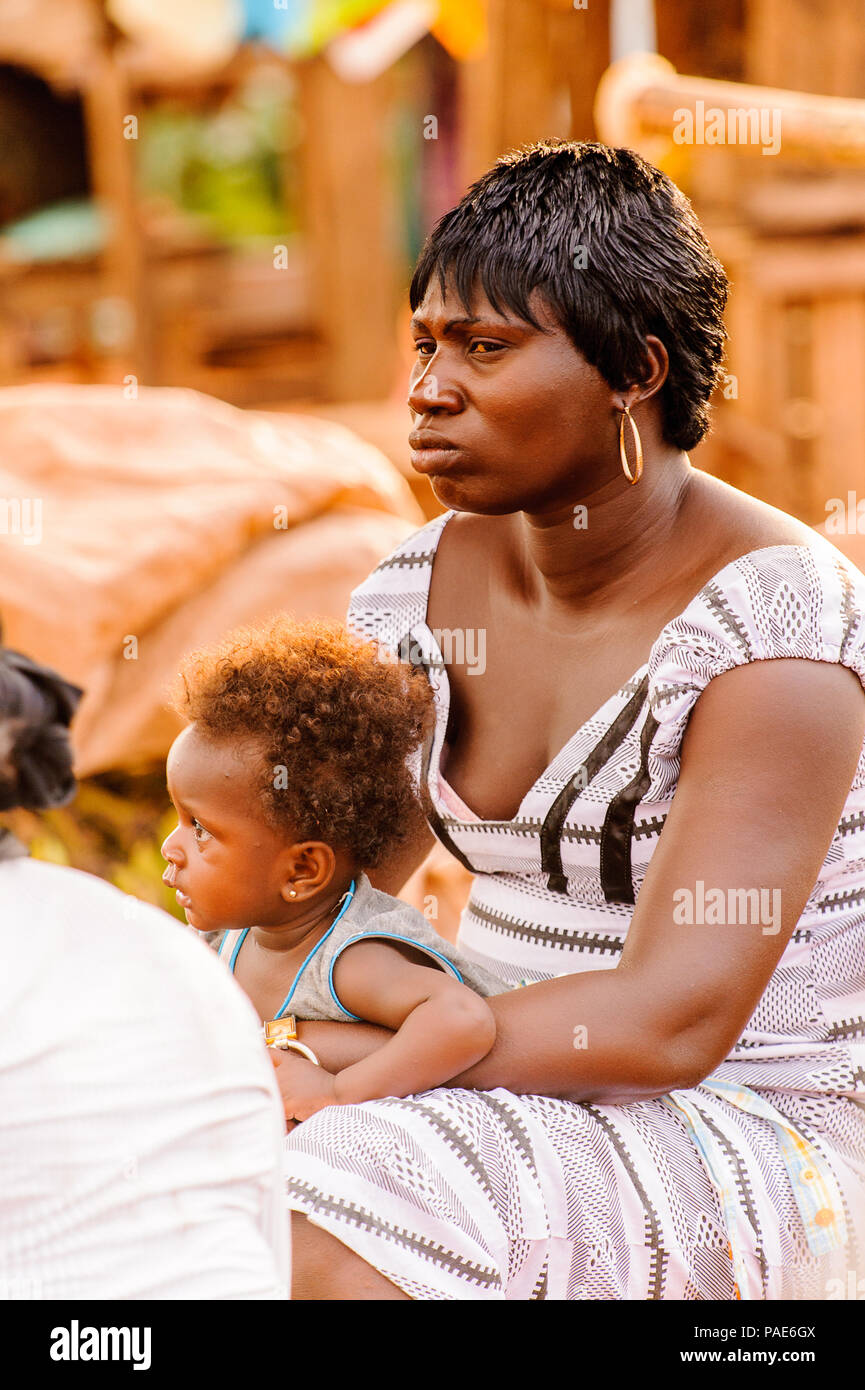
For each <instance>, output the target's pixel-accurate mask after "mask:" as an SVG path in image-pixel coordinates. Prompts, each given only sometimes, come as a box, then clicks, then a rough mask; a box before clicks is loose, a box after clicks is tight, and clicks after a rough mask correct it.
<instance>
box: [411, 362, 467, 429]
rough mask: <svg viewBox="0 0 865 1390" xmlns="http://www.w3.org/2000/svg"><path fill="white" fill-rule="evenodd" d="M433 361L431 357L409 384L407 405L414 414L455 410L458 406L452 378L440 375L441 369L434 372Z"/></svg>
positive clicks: (458, 394) (457, 392)
mask: <svg viewBox="0 0 865 1390" xmlns="http://www.w3.org/2000/svg"><path fill="white" fill-rule="evenodd" d="M434 361H435V359H434V358H432V357H431V358H430V359H429V361H428V362H427V363H426V365H425V366H424V369H423V371H421V372H419V373H418V375H417V376H416V377H415V378H414V380H413V381H411V383H410V385H409V393H408V405H409V408H410V409H411V410H413V411H414V413H415V415H426V414H427V413H428V412H429V411H431V410H448V411H455V410H459V408H460V401H461V397H460V393H459V390H458V389H457V387H456V386H455V385H454V383H453V380H452V379H446V378H445V377H444V376H443V375H442V372H441V369H439V372H436V370H435V367H434V365H433V363H434Z"/></svg>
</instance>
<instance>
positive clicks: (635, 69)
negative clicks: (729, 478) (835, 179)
mask: <svg viewBox="0 0 865 1390" xmlns="http://www.w3.org/2000/svg"><path fill="white" fill-rule="evenodd" d="M714 112H721V113H723V115H724V117H725V121H726V128H727V137H728V138H727V140H726V141H719V140H713V139H705V138H703V139H696V140H694V141H691V140H682V141H679V142H678V143H688V144H691V143H696V144H705V145H706V146H707V147H708V148H711V147H712V146H716V147H720V148H723V147H724V144H725V143H728V144H729V143H735V148H736V151H737V152H741V153H743V154H751V155H762V154H763V153H764V151H765V149H766V139H765V138H763V137H764V136H765V135H766V130H767V127H768V126H769V122H768V121H766V122H765V123H764V126H763V131H762V134H761V138H748V139H744V138H739V139H736V140H735V141H733V140H731V139H730V135H731V133H733V132H736V131H739V132H740V133H741V134H744V133H745V132H746V131H747V132H750V134H751V136H753V134H754V131H755V124H754V121H753V119H751V120H750V121H749V120H747V119H746V117H747V114H748V113H749V112H756V113H758V116H759V115H760V113H764V112H765V113H768V114H769V115H773V113H776V112H777V113H778V114H777V117H773V125H772V128H773V129H777V131H778V134H779V152H780V153H782V154H783V156H784V157H785V159H786V158H788V157H790V158H797V157H806V158H810V159H814V158H815V157H816V158H819V159H820V160H822V161H825V162H829V163H831V164H847V165H853V166H860V167H861V166H863V165H865V101H857V100H853V99H852V98H845V97H825V96H818V95H815V94H813V93H811V92H791V91H787V90H786V89H784V88H782V87H755V86H751V85H749V84H748V83H740V82H717V81H714V80H713V79H711V78H706V77H684V76H681V75H680V74H679V73H677V72H676V70H675V68H674V67H673V66H672V64H671V63H668V62H667V61H666V59H664V58H661V57H659V56H658V54H656V53H639V54H634V55H632V56H631V57H629V58H623V59H622V60H621V61H620V62H618V63H614V64H613V65H612V66H611V67H609V68H608V69H607V71H606V73H605V74H604V76H603V78H602V79H601V82H600V85H599V87H598V91H597V96H596V99H595V119H596V121H597V124H598V129H599V131H600V133H601V138H602V139H603V140H605V141H606V143H607V144H609V145H630V146H631V147H632V148H634V149H638V150H640V151H641V152H642V153H644V154H646V156H647V157H648V158H653V157H654V159H655V160H656V161H657V158H658V154H659V145H661V146H665V147H667V148H669V146H670V145H671V144H673V143H676V141H675V138H674V135H675V132H676V130H677V127H678V128H679V129H680V130H681V129H683V128H685V127H686V124H687V119H688V118H687V117H685V118H684V119H683V113H688V116H689V118H690V122H691V123H692V129H693V131H694V133H695V135H696V133H697V131H698V129H702V133H703V135H704V137H705V135H707V134H708V132H709V128H710V126H711V125H712V124H713V123H715V124H716V125H718V124H720V123H717V122H716V121H715V117H714V114H713V113H714Z"/></svg>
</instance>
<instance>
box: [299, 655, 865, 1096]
mask: <svg viewBox="0 0 865 1390" xmlns="http://www.w3.org/2000/svg"><path fill="white" fill-rule="evenodd" d="M863 734H865V696H863V690H862V687H861V684H860V682H859V680H858V679H857V677H856V676H855V674H854V673H853V672H851V671H850V670H848V669H847V668H846V667H844V666H841V665H838V664H835V663H831V662H817V661H810V660H808V661H806V660H798V659H791V658H777V659H774V660H766V661H755V662H751V663H748V664H746V665H744V666H741V667H736V668H735V669H733V670H731V671H727V672H724V673H723V674H722V675H720V676H717V677H715V679H714V680H713V681H711V682H710V683H709V685H708V686H707V687H706V689H705V691H704V692H703V693H702V695H701V696H700V698H699V699H698V700H697V703H696V705H695V707H694V711H693V713H692V715H691V719H690V722H689V725H688V729H687V731H686V734H685V738H684V740H683V743H682V753H681V770H680V776H679V782H678V787H677V790H676V793H675V796H674V798H673V803H672V806H671V809H670V812H669V814H668V816H667V819H666V823H665V825H664V829H663V831H662V832H661V836H660V839H659V842H658V845H657V847H656V849H655V852H654V854H653V856H652V859H651V862H650V865H649V868H648V870H647V873H646V877H645V879H644V881H643V884H642V886H641V889H640V893H639V897H638V900H637V904H636V907H635V908H634V914H633V919H632V922H631V927H630V930H629V933H628V939H627V942H626V944H625V949H624V951H623V953H622V957H621V960H620V962H619V964H618V966H617V967H616V968H615V969H613V970H599V971H588V972H584V973H581V974H576V975H569V976H566V977H564V978H562V979H557V980H548V981H544V982H542V983H540V984H535V985H530V986H528V987H526V988H525V989H521V990H515V991H514V992H513V993H508V994H503V995H497V996H496V997H495V998H493V999H491V1000H489V1001H488V1003H489V1005H490V1007H491V1008H492V1011H493V1013H494V1015H495V1019H496V1042H495V1045H494V1046H493V1048H492V1049H491V1051H490V1052H489V1053H488V1054H487V1056H486V1057H484V1058H483V1059H482V1060H481V1061H480V1062H478V1063H476V1064H475V1065H474V1066H472V1067H471V1068H469V1069H468V1070H467V1071H466V1072H464V1073H462V1074H461V1075H459V1076H456V1077H454V1078H453V1079H452V1080H451V1082H450V1083H449V1084H450V1085H452V1086H467V1087H471V1088H474V1089H482V1090H487V1089H491V1088H493V1087H496V1086H503V1087H506V1088H507V1089H509V1090H511V1091H514V1092H516V1093H517V1094H520V1093H523V1094H539V1095H549V1096H560V1097H565V1098H569V1099H573V1100H584V1101H589V1100H592V1101H596V1102H600V1103H611V1102H612V1103H622V1102H626V1101H629V1100H636V1099H641V1098H645V1097H650V1096H658V1095H663V1094H664V1093H665V1092H667V1091H669V1090H672V1089H675V1088H678V1087H687V1086H692V1085H695V1084H697V1083H698V1082H699V1081H701V1080H702V1079H703V1078H704V1077H705V1076H707V1075H709V1073H710V1072H712V1071H713V1070H714V1069H715V1067H716V1066H718V1065H719V1063H720V1062H721V1061H723V1059H724V1058H725V1057H726V1056H727V1054H728V1052H729V1050H730V1048H731V1047H732V1046H733V1044H734V1043H735V1042H736V1040H737V1038H738V1037H739V1036H740V1034H741V1032H742V1030H743V1028H744V1027H745V1025H746V1024H747V1022H748V1019H749V1018H750V1017H751V1015H752V1013H753V1011H754V1009H755V1008H756V1005H757V1003H758V1002H759V999H760V997H761V995H762V994H763V992H764V990H765V988H766V985H767V983H768V981H769V977H770V976H771V974H772V971H773V970H774V968H775V966H776V964H777V962H778V960H779V958H780V956H781V955H782V953H783V951H784V948H785V946H786V944H787V942H788V940H789V938H790V935H791V933H792V932H793V930H794V928H795V926H796V923H797V922H798V920H799V917H800V916H801V913H802V910H803V908H804V905H805V903H806V901H807V899H808V896H809V894H810V892H811V890H812V888H813V886H814V883H815V881H816V878H817V874H818V872H819V870H820V866H821V865H822V863H823V861H824V859H825V856H826V853H827V851H828V848H829V845H830V843H831V840H832V837H833V834H834V832H835V829H836V826H837V824H838V820H839V817H840V815H841V811H842V808H843V805H844V802H845V800H846V797H847V794H848V792H849V790H850V786H851V784H852V781H853V776H854V773H855V769H856V764H857V760H858V757H859V752H860V749H861V747H862V739H863ZM698 883H702V888H703V892H704V895H705V894H707V893H708V892H709V890H710V889H721V890H722V892H723V896H724V900H725V902H730V901H731V899H730V897H729V894H728V892H727V890H728V889H729V890H734V891H735V890H745V891H747V890H757V897H758V900H759V897H760V890H763V897H762V903H761V909H762V908H763V907H765V908H766V909H767V910H766V911H761V916H762V917H763V918H764V920H761V921H757V922H754V921H750V920H741V919H742V918H743V917H745V918H747V917H748V915H749V914H746V913H744V912H742V911H739V910H737V915H738V916H739V917H740V920H739V921H738V922H733V923H729V924H724V923H721V922H719V923H718V924H716V925H713V924H711V923H707V924H704V925H701V924H700V923H699V922H693V923H692V924H689V923H687V922H685V921H680V920H679V921H677V918H681V917H682V916H684V915H686V913H685V912H684V911H683V908H686V907H687V897H686V894H687V893H688V892H690V893H692V894H699V893H700V891H701V890H700V889H699V888H698V887H697V885H698ZM738 901H739V903H740V904H741V903H743V899H741V897H740V898H739V900H738ZM706 915H707V916H708V915H709V914H708V913H707V914H706ZM349 1026H350V1025H346V1024H338V1025H337V1024H332V1025H327V1024H317V1025H312V1024H303V1025H301V1037H302V1038H303V1040H304V1041H307V1042H309V1043H310V1045H311V1046H312V1047H314V1048H315V1047H316V1046H317V1044H316V1041H314V1040H313V1035H314V1030H316V1029H333V1030H343V1029H344V1030H345V1031H346V1032H348V1029H349ZM354 1027H358V1028H359V1027H360V1025H354ZM320 1036H321V1041H322V1044H323V1045H324V1048H325V1050H326V1049H327V1046H329V1045H330V1044H329V1035H328V1038H327V1039H325V1036H324V1035H323V1034H322V1035H320ZM380 1037H381V1035H380V1034H379V1035H372V1034H370V1035H368V1036H365V1037H363V1038H361V1036H360V1035H359V1034H358V1035H357V1036H356V1039H355V1040H354V1041H353V1044H352V1046H353V1048H356V1049H357V1050H363V1049H365V1048H366V1047H369V1048H370V1050H373V1049H374V1047H375V1046H379V1045H380ZM347 1043H348V1039H346V1044H347ZM334 1046H336V1044H335V1043H334ZM346 1050H347V1049H346ZM344 1055H345V1054H343V1056H344ZM354 1055H357V1051H355V1052H354Z"/></svg>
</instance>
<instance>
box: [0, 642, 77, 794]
mask: <svg viewBox="0 0 865 1390" xmlns="http://www.w3.org/2000/svg"><path fill="white" fill-rule="evenodd" d="M82 694H83V691H82V690H81V689H80V688H79V687H78V686H77V685H72V684H71V683H70V682H69V681H66V680H64V679H63V677H62V676H59V675H58V674H57V672H56V671H52V670H51V669H50V668H49V667H47V666H40V665H39V664H38V663H37V662H35V661H32V660H31V659H30V657H28V656H24V655H23V654H22V653H21V652H15V651H11V650H10V649H9V648H8V647H4V646H3V645H2V634H0V811H11V810H13V809H15V808H19V807H20V808H21V809H23V810H28V811H38V810H42V809H44V808H46V807H48V806H62V805H64V803H65V802H67V801H71V800H72V798H73V797H74V795H75V776H74V774H73V771H72V747H71V744H70V742H69V733H68V729H69V724H70V722H71V720H72V716H73V715H74V713H75V710H76V708H77V706H78V702H79V700H80V699H81V696H82Z"/></svg>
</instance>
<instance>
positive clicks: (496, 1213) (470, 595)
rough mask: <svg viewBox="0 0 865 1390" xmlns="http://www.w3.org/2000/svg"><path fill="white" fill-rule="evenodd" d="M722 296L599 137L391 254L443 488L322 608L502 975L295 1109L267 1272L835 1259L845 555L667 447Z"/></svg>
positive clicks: (863, 1013) (851, 1118) (862, 610)
mask: <svg viewBox="0 0 865 1390" xmlns="http://www.w3.org/2000/svg"><path fill="white" fill-rule="evenodd" d="M725 300H726V280H725V277H724V274H723V271H722V268H721V266H720V265H719V263H718V262H717V260H716V259H715V258H714V257H713V255H712V254H711V252H710V250H709V248H708V246H707V244H706V242H705V240H704V237H703V235H702V232H701V230H700V228H699V226H698V224H697V222H696V220H695V218H694V215H693V212H692V210H691V208H690V205H689V204H688V203H687V200H686V199H685V198H684V197H683V196H682V195H681V193H680V192H679V191H678V190H677V189H676V188H675V187H674V186H673V185H672V184H671V183H670V182H669V180H668V179H667V178H666V177H665V176H664V175H662V174H661V173H659V172H658V171H657V170H655V169H653V168H652V167H651V166H649V165H647V164H646V163H645V162H644V161H643V160H642V159H640V158H639V156H637V155H636V154H634V153H632V152H631V151H628V150H610V149H606V148H604V147H602V146H599V145H580V144H568V143H564V142H551V143H544V144H540V145H537V146H534V147H532V148H529V149H526V150H524V151H522V152H520V153H517V154H515V155H512V156H508V157H507V158H505V159H502V160H500V161H499V162H498V163H497V164H496V165H495V166H494V167H493V168H492V169H491V170H490V171H489V172H488V173H487V174H486V175H484V177H483V178H481V179H480V180H479V181H478V182H477V183H476V184H475V185H474V186H473V187H472V188H471V189H469V191H468V192H467V193H466V195H465V197H464V198H463V199H462V201H461V203H460V204H459V205H458V207H456V208H455V209H454V210H452V211H451V212H450V213H448V214H447V215H446V216H445V217H443V218H442V219H441V221H440V222H439V223H438V225H437V226H436V227H435V229H434V230H433V232H432V234H431V235H430V237H429V239H428V241H427V244H426V246H425V247H424V250H423V252H422V254H421V257H420V261H419V264H418V266H417V269H416V271H415V275H414V279H413V282H412V289H411V301H412V307H413V309H414V311H415V316H414V319H413V332H414V336H415V343H416V348H417V354H418V361H417V365H416V367H415V368H414V370H413V373H412V387H411V395H410V398H409V404H410V406H411V409H412V412H413V417H414V430H413V433H412V436H411V443H412V445H413V448H414V453H413V456H412V462H413V465H414V467H415V468H416V469H417V470H418V471H419V472H422V473H425V474H426V475H427V476H429V477H430V479H431V481H432V484H433V487H434V489H435V492H436V495H437V497H438V498H439V499H440V501H441V502H442V503H443V504H444V505H445V506H446V507H447V508H448V511H447V512H446V513H445V514H444V516H440V517H438V518H436V519H435V520H434V521H432V522H430V523H429V524H428V525H427V526H425V527H424V528H423V529H422V530H421V531H419V532H418V533H417V534H416V535H414V536H412V537H410V538H409V539H408V540H407V541H405V542H404V543H403V544H402V545H401V546H399V547H398V549H397V550H396V551H395V552H394V553H393V554H392V555H391V556H389V557H388V558H387V559H385V560H383V561H382V563H381V564H380V565H379V567H378V568H377V570H376V571H375V572H374V573H373V574H372V575H371V576H370V577H369V579H368V580H366V581H365V583H364V584H362V585H361V586H360V587H359V588H358V589H357V590H356V591H355V593H354V594H353V596H352V604H351V609H350V620H351V622H352V624H353V626H354V627H355V628H356V629H357V630H359V631H361V632H363V633H366V634H368V635H373V636H376V637H378V638H379V639H380V640H381V641H382V642H384V643H385V644H386V645H387V646H388V647H390V648H393V649H394V650H398V651H400V652H401V653H403V654H405V653H406V652H408V653H410V655H411V658H412V659H413V660H416V661H420V662H422V663H423V664H424V665H425V666H426V668H427V670H428V672H429V675H430V679H431V681H432V683H433V685H434V688H435V691H436V699H437V707H438V727H437V730H436V733H435V736H434V738H433V740H432V742H431V744H430V746H429V747H428V748H427V750H426V756H425V759H424V766H423V768H422V769H421V782H422V785H423V787H424V789H425V792H426V796H427V812H428V818H429V823H430V825H431V826H432V829H433V830H434V831H435V833H436V834H437V835H438V836H439V838H440V839H441V840H443V842H444V843H445V844H446V845H448V846H449V847H450V849H451V850H452V852H453V853H454V854H455V855H456V856H457V857H458V858H459V859H460V860H461V861H462V862H463V863H465V864H467V865H468V866H469V867H470V868H471V870H472V871H473V873H474V875H475V877H474V881H473V888H472V893H471V897H470V901H469V903H468V906H467V908H466V910H465V913H464V915H463V919H462V922H461V929H460V937H459V944H460V946H461V948H462V950H463V951H464V952H466V953H467V954H468V955H470V956H471V957H472V958H473V959H474V960H476V961H478V962H480V963H482V964H485V965H489V966H491V967H492V968H494V969H497V970H498V971H500V972H501V973H503V974H504V975H505V977H506V978H507V979H509V980H512V981H519V980H523V981H525V982H527V986H528V987H527V988H524V989H518V990H515V991H513V992H511V993H508V994H505V995H503V996H500V997H498V998H496V999H494V1000H493V1001H492V1007H493V1010H494V1012H495V1015H496V1022H497V1029H498V1033H497V1041H496V1044H495V1047H494V1048H493V1050H492V1052H491V1053H490V1054H489V1056H488V1057H486V1058H485V1059H484V1060H483V1061H482V1062H480V1063H479V1064H477V1065H476V1066H474V1067H472V1068H471V1069H470V1070H469V1071H468V1072H466V1073H464V1074H463V1075H461V1076H458V1077H456V1078H454V1079H453V1080H452V1081H451V1082H450V1084H449V1087H448V1088H441V1089H438V1090H435V1091H431V1092H428V1093H426V1094H424V1095H422V1096H419V1097H415V1098H411V1099H409V1100H394V1099H392V1100H383V1101H376V1102H373V1103H370V1104H367V1105H362V1106H347V1107H335V1108H331V1109H328V1110H325V1111H322V1112H321V1113H319V1114H318V1115H316V1116H314V1117H313V1118H312V1119H311V1120H309V1121H308V1122H306V1123H305V1124H303V1125H302V1126H300V1127H298V1128H296V1129H294V1131H293V1133H292V1134H291V1135H290V1136H289V1140H288V1146H287V1163H288V1190H289V1194H290V1196H289V1200H290V1204H291V1206H292V1207H293V1209H294V1211H295V1213H296V1215H295V1218H294V1228H293V1229H294V1231H295V1245H294V1281H295V1282H294V1290H295V1296H298V1297H313V1298H405V1297H416V1298H470V1299H474V1298H479V1299H487V1298H508V1299H531V1298H544V1297H552V1298H568V1299H581V1298H587V1299H591V1298H604V1299H610V1298H612V1299H617V1298H628V1299H682V1298H684V1299H706V1298H709V1299H729V1298H734V1297H737V1296H738V1297H742V1298H757V1299H762V1298H780V1297H796V1298H802V1297H817V1298H821V1297H826V1294H827V1291H828V1285H829V1279H830V1277H832V1276H833V1275H836V1274H837V1273H838V1271H839V1270H840V1271H841V1272H842V1274H843V1271H844V1270H846V1269H848V1268H856V1267H858V1266H860V1265H861V1242H862V1241H863V1239H865V1210H863V1209H865V1114H863V1102H865V1041H863V1035H865V995H863V991H865V978H863V977H865V964H863V960H865V947H863V942H865V752H863V737H865V698H863V685H865V577H863V576H862V575H861V574H860V573H859V571H858V570H856V569H855V568H853V567H852V566H850V565H848V564H846V563H845V561H844V560H843V558H842V556H841V555H840V554H839V552H838V551H836V550H835V549H834V547H832V546H831V545H829V544H828V543H827V542H824V541H823V540H822V539H821V538H820V537H818V536H817V535H816V533H815V532H813V531H812V530H811V529H810V528H808V527H807V526H804V525H802V524H800V523H799V522H798V521H796V520H795V519H794V518H792V517H789V516H787V515H785V514H784V513H782V512H779V511H777V510H776V509H775V508H772V507H769V506H766V505H764V504H762V503H760V502H758V501H756V500H754V499H753V498H750V497H748V496H747V495H745V494H743V493H741V492H739V491H737V490H736V489H734V488H731V487H728V486H727V485H725V484H723V483H721V482H719V481H718V480H716V479H714V478H711V477H708V476H706V475H704V474H702V473H700V472H698V471H696V470H695V469H694V468H693V467H692V466H691V464H690V461H689V459H688V457H687V453H686V450H688V449H690V448H693V447H694V445H696V444H697V443H698V441H699V440H700V439H701V437H702V436H703V435H704V433H705V432H706V429H707V425H708V402H709V397H710V395H711V392H712V390H713V388H714V387H715V386H716V384H717V383H718V380H719V376H720V363H721V355H722V348H723V341H724V329H723V323H722V312H723V308H724V304H725ZM436 633H438V634H439V640H436V635H435V634H436ZM460 637H461V639H462V642H463V644H464V650H465V652H466V653H467V652H468V651H469V649H471V651H472V653H473V655H476V654H477V653H478V652H480V651H481V650H482V651H483V654H484V660H483V662H482V663H481V662H480V661H477V660H475V661H473V663H469V661H468V660H465V661H464V662H463V663H462V664H461V662H460V659H459V658H460V643H459V641H458V640H457V639H458V638H460ZM445 645H446V646H447V648H448V650H449V652H450V655H449V656H447V655H445V652H444V650H443V647H444V646H445ZM429 843H430V836H429V832H428V830H426V829H425V828H424V829H423V830H419V831H418V833H417V835H416V836H415V837H414V839H413V843H412V846H411V851H410V852H408V853H407V854H406V855H405V857H404V858H403V859H402V861H401V862H399V863H395V864H393V865H392V866H390V871H389V873H386V874H380V875H379V877H378V880H377V882H378V886H380V887H386V888H389V889H390V890H391V891H394V890H395V889H396V888H397V887H398V886H399V884H400V883H401V882H402V881H404V879H405V877H406V876H407V874H408V873H409V872H410V871H411V869H412V868H413V867H414V866H415V865H416V864H417V863H418V862H419V860H420V859H421V857H422V856H423V855H424V853H425V852H426V850H427V848H428V846H429ZM300 1038H301V1040H302V1041H303V1042H304V1043H306V1044H307V1045H308V1046H311V1047H312V1048H313V1049H314V1050H315V1051H316V1052H317V1053H318V1054H319V1056H320V1057H321V1060H322V1061H323V1062H324V1063H325V1065H328V1066H331V1067H333V1066H336V1065H345V1064H346V1062H347V1061H349V1060H350V1059H351V1057H353V1056H360V1055H363V1054H364V1053H365V1052H366V1051H368V1050H370V1049H371V1048H374V1047H376V1046H378V1045H380V1042H381V1035H380V1034H379V1033H378V1032H377V1030H374V1029H369V1028H365V1027H363V1026H360V1025H352V1024H346V1025H339V1026H338V1027H337V1026H336V1025H333V1024H312V1023H308V1024H302V1025H301V1027H300ZM292 1064H293V1063H292V1059H291V1057H290V1056H289V1057H287V1058H286V1060H285V1061H284V1062H283V1064H282V1067H284V1068H287V1069H290V1067H291V1066H292ZM287 1074H288V1073H287V1072H286V1075H287ZM286 1089H287V1088H286Z"/></svg>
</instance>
